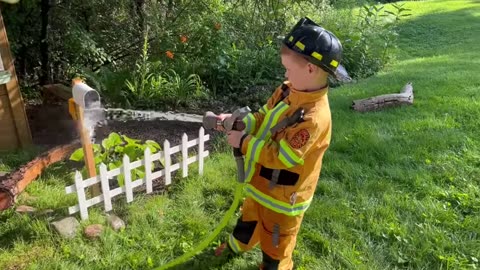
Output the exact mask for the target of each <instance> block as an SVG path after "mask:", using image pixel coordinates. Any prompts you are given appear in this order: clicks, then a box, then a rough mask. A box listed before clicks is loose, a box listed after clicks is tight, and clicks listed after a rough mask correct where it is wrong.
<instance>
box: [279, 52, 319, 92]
mask: <svg viewBox="0 0 480 270" xmlns="http://www.w3.org/2000/svg"><path fill="white" fill-rule="evenodd" d="M281 57H282V65H283V66H284V67H285V77H286V78H287V80H288V81H290V83H291V84H292V87H293V88H295V89H297V90H300V91H303V90H306V89H307V87H308V85H310V84H311V80H312V77H311V76H312V75H311V73H312V72H311V67H310V66H309V65H311V64H310V63H309V62H308V61H306V60H305V59H303V58H301V57H298V56H297V55H294V54H282V55H281Z"/></svg>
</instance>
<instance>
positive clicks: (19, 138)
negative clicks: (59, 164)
mask: <svg viewBox="0 0 480 270" xmlns="http://www.w3.org/2000/svg"><path fill="white" fill-rule="evenodd" d="M0 55H1V58H0V60H1V61H0V71H2V73H4V74H8V73H9V74H8V75H9V76H10V79H9V80H8V81H7V80H5V82H6V83H2V84H1V85H0V150H2V149H15V148H18V147H26V146H29V145H30V144H32V135H31V132H30V126H29V125H28V119H27V114H26V112H25V105H24V103H23V99H22V95H21V93H20V87H19V85H18V80H17V75H16V72H15V65H14V63H13V57H12V52H11V51H10V45H9V43H8V38H7V31H6V29H5V25H4V23H3V17H2V12H1V10H0ZM2 77H3V76H2ZM2 138H3V139H2Z"/></svg>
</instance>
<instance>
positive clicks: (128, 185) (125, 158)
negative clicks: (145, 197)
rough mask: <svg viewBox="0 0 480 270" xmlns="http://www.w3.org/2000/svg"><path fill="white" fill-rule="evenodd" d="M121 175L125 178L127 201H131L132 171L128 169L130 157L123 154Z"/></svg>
mask: <svg viewBox="0 0 480 270" xmlns="http://www.w3.org/2000/svg"><path fill="white" fill-rule="evenodd" d="M122 168H123V177H124V179H125V194H126V195H127V203H129V202H132V201H133V188H132V173H131V169H130V158H129V157H128V156H127V155H124V156H123V166H122Z"/></svg>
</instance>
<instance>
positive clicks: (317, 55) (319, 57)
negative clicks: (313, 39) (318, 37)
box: [312, 52, 323, 61]
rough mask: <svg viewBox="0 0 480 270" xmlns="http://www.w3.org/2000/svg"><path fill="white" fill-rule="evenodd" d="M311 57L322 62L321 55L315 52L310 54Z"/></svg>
mask: <svg viewBox="0 0 480 270" xmlns="http://www.w3.org/2000/svg"><path fill="white" fill-rule="evenodd" d="M312 56H313V57H315V58H317V59H318V60H320V61H322V58H323V55H321V54H319V53H317V52H313V53H312Z"/></svg>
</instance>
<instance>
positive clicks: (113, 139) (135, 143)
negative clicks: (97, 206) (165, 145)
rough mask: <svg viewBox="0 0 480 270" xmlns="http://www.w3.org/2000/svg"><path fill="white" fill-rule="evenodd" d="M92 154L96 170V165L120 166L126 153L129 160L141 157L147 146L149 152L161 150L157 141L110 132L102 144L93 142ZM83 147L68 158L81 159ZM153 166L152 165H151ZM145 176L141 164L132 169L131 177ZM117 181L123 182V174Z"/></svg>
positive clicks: (114, 167)
mask: <svg viewBox="0 0 480 270" xmlns="http://www.w3.org/2000/svg"><path fill="white" fill-rule="evenodd" d="M92 147H93V154H94V158H95V165H96V167H97V170H98V165H100V164H102V163H103V164H105V165H106V166H107V168H108V169H109V170H113V169H116V168H120V167H121V166H122V161H123V156H124V155H127V156H128V157H129V158H130V160H131V161H135V160H138V159H142V158H143V156H144V151H145V149H146V148H147V147H148V148H149V149H150V151H151V153H152V154H153V153H156V152H157V151H159V150H161V147H160V145H159V144H158V143H156V142H154V141H152V140H147V141H146V142H145V143H143V144H142V143H140V140H135V139H131V138H129V137H127V136H125V135H121V136H120V135H119V134H118V133H115V132H112V133H110V135H109V136H108V137H107V138H105V139H104V140H103V141H102V144H101V145H100V144H93V145H92ZM83 159H84V151H83V148H79V149H77V150H76V151H75V152H73V154H72V155H71V156H70V160H73V161H83ZM152 168H153V166H152ZM82 172H83V174H84V175H85V174H86V168H84V169H83V171H82ZM144 176H145V168H144V166H141V167H139V168H136V169H134V170H132V179H138V178H143V177H144ZM118 183H119V185H120V186H123V184H124V176H123V175H119V177H118Z"/></svg>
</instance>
